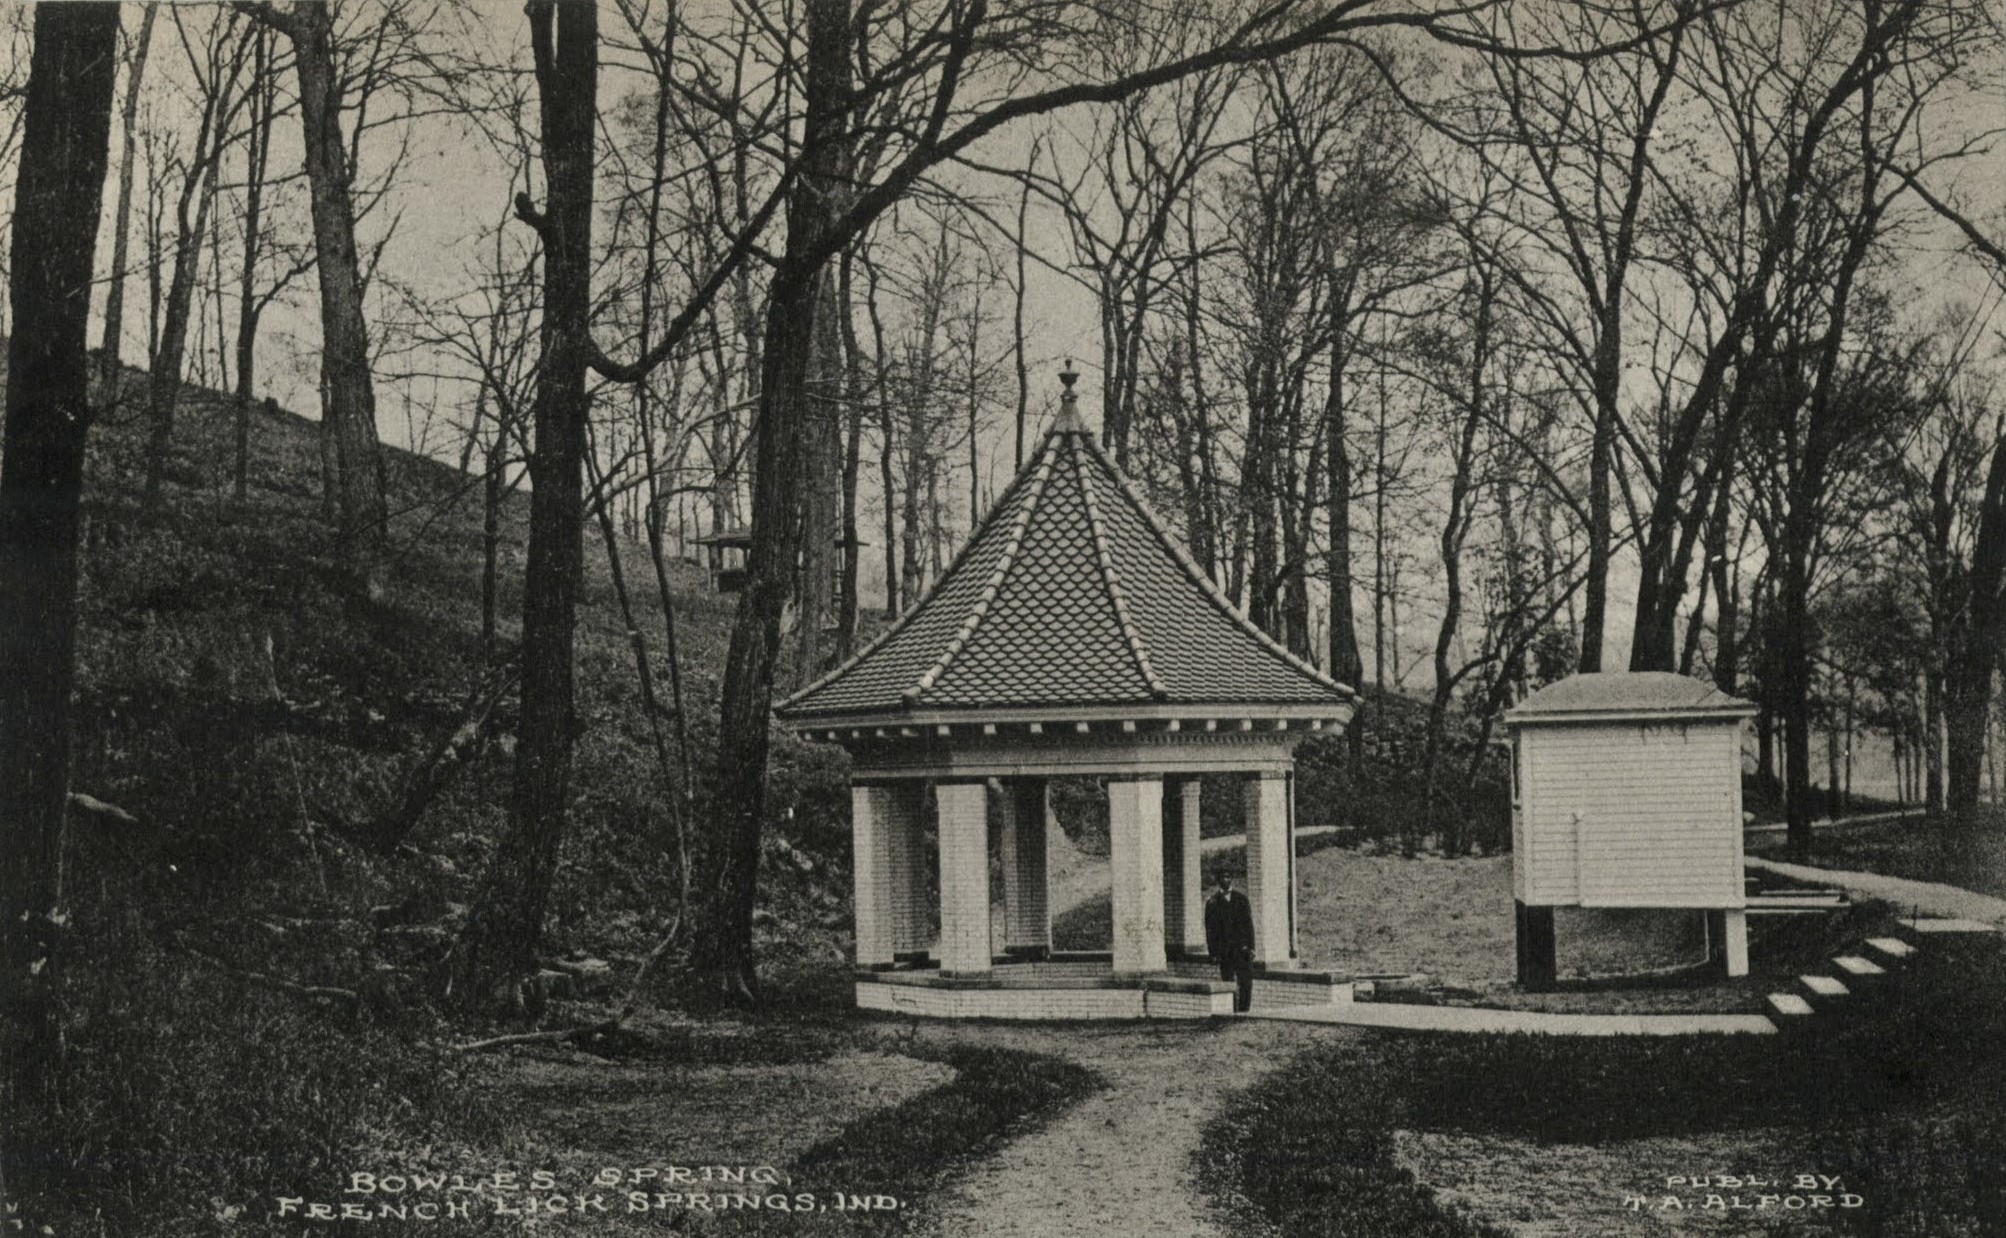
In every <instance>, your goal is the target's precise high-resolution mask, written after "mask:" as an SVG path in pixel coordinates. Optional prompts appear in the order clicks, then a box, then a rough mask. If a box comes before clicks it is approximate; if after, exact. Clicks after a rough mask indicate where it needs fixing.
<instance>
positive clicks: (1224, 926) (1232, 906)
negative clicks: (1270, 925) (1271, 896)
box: [1205, 873, 1254, 1010]
mask: <svg viewBox="0 0 2006 1238" xmlns="http://www.w3.org/2000/svg"><path fill="white" fill-rule="evenodd" d="M1205 952H1206V953H1207V954H1210V955H1211V956H1212V958H1213V959H1214V960H1215V961H1216V962H1217V963H1218V964H1219V978H1220V979H1221V980H1231V981H1233V982H1234V983H1236V984H1238V985H1239V986H1240V989H1239V992H1238V993H1236V994H1234V996H1233V1009H1235V1010H1246V1009H1248V1008H1249V1007H1251V1006H1252V1005H1253V1004H1254V906H1253V904H1252V903H1249V902H1248V901H1247V896H1246V895H1244V894H1242V893H1240V892H1239V891H1238V890H1235V889H1234V888H1233V875H1232V874H1231V873H1220V874H1219V888H1218V889H1216V890H1214V891H1212V897H1210V898H1208V899H1206V900H1205Z"/></svg>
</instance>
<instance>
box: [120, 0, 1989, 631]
mask: <svg viewBox="0 0 2006 1238" xmlns="http://www.w3.org/2000/svg"><path fill="white" fill-rule="evenodd" d="M722 2H723V0H696V4H697V5H699V6H706V5H707V6H712V7H715V6H717V5H719V4H721V3H722ZM139 12H140V10H139V7H138V6H136V5H129V6H127V27H128V29H129V30H130V29H132V28H135V27H136V25H137V22H138V16H139ZM461 12H462V14H463V15H464V17H465V19H466V26H465V29H464V31H463V32H462V34H461V36H460V40H459V41H460V45H461V46H462V47H463V48H464V49H465V50H466V51H467V53H468V54H469V55H470V56H472V57H474V58H476V59H479V60H482V61H485V62H491V63H512V64H513V65H515V66H516V67H517V69H518V71H520V70H521V69H522V68H523V67H524V66H525V65H526V61H527V54H526V40H527V28H526V21H525V19H524V17H523V14H522V10H521V7H520V4H519V3H516V2H515V0H472V2H471V3H470V5H469V6H468V7H467V8H466V9H464V10H462V11H461ZM602 14H603V15H602V36H603V38H604V39H605V40H606V41H607V42H609V43H610V42H611V41H612V40H614V39H615V38H616V37H617V36H619V35H621V34H623V33H624V31H623V29H622V25H621V22H620V20H619V18H618V16H617V14H616V13H615V11H614V10H613V9H612V8H611V7H610V5H609V6H602ZM191 17H192V14H191ZM193 24H194V23H193V22H192V20H191V22H190V25H191V26H192V25H193ZM182 59H183V56H182V49H181V45H180V43H179V41H178V40H177V38H176V36H175V34H174V31H173V28H172V24H171V21H170V18H169V17H168V16H167V15H166V14H163V16H162V17H161V19H160V20H159V23H158V25H157V27H156V30H155V36H154V42H153V51H152V61H151V63H150V64H149V67H148V79H149V88H148V92H147V97H148V105H149V108H150V109H153V110H154V111H156V113H157V115H158V116H159V117H160V118H163V119H165V118H169V117H172V116H174V115H176V109H177V108H180V109H182V115H184V116H185V115H186V114H187V113H186V108H187V104H186V101H185V99H182V98H178V97H177V91H176V90H175V88H174V83H175V82H176V81H177V80H181V79H184V78H185V73H186V68H185V64H184V63H179V62H181V61H182ZM603 59H604V61H605V67H604V68H603V69H602V79H601V84H600V98H601V102H602V108H609V109H610V107H611V105H612V104H613V103H614V101H615V100H617V99H618V98H619V97H620V96H621V95H622V94H623V93H624V92H625V91H627V90H628V89H630V88H631V87H632V86H633V84H634V83H635V81H636V78H635V76H634V75H633V74H631V73H630V72H628V71H626V70H623V69H622V68H621V67H620V66H621V62H622V60H623V56H622V55H621V53H620V52H619V51H617V50H616V49H614V48H611V47H608V48H607V49H606V51H605V52H604V56H603ZM119 89H120V92H121V95H122V93H123V90H124V81H123V77H121V81H120V85H119ZM1998 102H1999V101H1998V98H1997V96H1994V97H1992V98H1989V99H1982V100H1977V101H1974V102H1973V103H1972V104H1971V105H1970V106H1971V107H1973V108H1975V109H1984V108H1992V107H1996V106H1997V105H1998ZM1949 119H1950V120H1951V121H1952V122H1954V124H1953V127H1958V128H1963V127H1967V126H1970V125H1973V124H1977V123H1981V122H1982V120H1983V117H1982V115H1981V116H1979V117H1977V118H1974V117H1971V116H1962V115H1958V116H1951V117H1949ZM1061 123H1062V124H1064V125H1066V126H1067V127H1069V128H1070V129H1072V130H1074V131H1075V132H1079V131H1083V130H1084V128H1085V126H1086V125H1087V124H1089V123H1090V118H1089V117H1088V116H1087V115H1086V114H1085V113H1084V112H1080V111H1075V112H1074V113H1073V114H1071V115H1069V116H1067V117H1065V118H1064V119H1063V120H1062V121H1061ZM1031 133H1032V129H1031V128H1030V127H1029V126H1026V125H1019V126H1017V127H1015V128H1012V129H1006V130H1004V131H1002V132H1001V133H999V134H998V135H996V136H995V137H994V138H992V139H989V140H988V141H987V142H985V144H984V145H983V146H981V147H979V148H978V149H977V152H976V153H977V155H978V156H979V157H980V158H982V159H984V160H986V161H988V162H992V163H995V164H998V165H1018V164H1021V163H1022V162H1023V160H1024V158H1025V156H1026V154H1027V149H1028V144H1029V141H1030V135H1031ZM398 137H399V135H392V134H390V133H388V132H385V133H379V134H377V135H375V136H373V137H371V138H370V139H368V140H366V141H365V142H364V145H363V148H362V159H361V163H362V168H361V175H362V177H363V178H364V179H365V180H367V179H369V178H370V177H371V176H373V175H379V174H380V173H381V169H382V168H383V167H384V166H385V165H386V164H387V162H388V160H389V158H390V157H391V155H392V154H393V153H394V152H393V143H394V141H395V140H398ZM401 138H402V140H407V141H408V146H407V148H406V150H405V155H404V161H403V165H402V168H401V170H400V173H399V175H398V179H397V181H396V183H395V185H394V186H393V187H392V188H391V190H390V191H389V194H388V195H387V197H386V199H385V201H384V203H383V204H382V205H381V206H380V207H379V208H378V210H377V212H376V213H375V214H374V215H373V216H372V217H371V218H370V219H369V220H367V221H365V223H364V225H363V227H362V230H361V231H362V240H363V243H364V246H365V248H367V247H369V246H371V245H373V244H374V242H375V241H376V240H377V239H379V238H381V237H382V236H383V235H384V231H385V229H386V227H389V226H390V225H391V224H392V222H393V221H394V231H393V232H392V235H391V237H390V240H389V241H388V243H387V245H386V246H385V248H384V250H383V257H382V260H381V265H382V269H383V270H384V271H385V272H387V273H389V274H390V275H392V276H394V278H395V279H396V280H397V281H398V282H400V283H402V284H404V285H405V286H407V287H409V288H410V289H412V290H413V291H414V292H416V293H418V294H419V295H421V296H426V297H445V296H449V295H451V294H452V293H453V292H455V291H456V290H458V289H461V288H463V287H464V286H465V285H466V283H467V282H468V279H469V272H470V271H473V270H475V269H476V268H477V266H478V263H479V260H480V258H481V253H480V247H481V237H482V234H483V232H484V231H485V230H487V229H490V228H492V227H493V226H494V225H495V224H496V223H497V222H501V221H505V220H506V219H507V218H508V216H509V215H510V213H511V210H510V201H511V198H512V195H513V193H514V192H515V190H516V189H517V188H519V187H520V186H521V184H522V183H523V174H524V169H523V168H522V167H521V166H519V164H518V162H517V161H516V159H515V158H513V157H511V156H507V155H504V154H502V153H500V152H498V151H497V150H496V149H495V147H494V146H493V145H491V144H490V143H489V142H488V141H487V140H485V139H484V138H483V137H482V136H481V135H480V134H479V133H478V132H477V131H476V130H475V129H474V128H473V127H472V126H471V125H469V124H467V123H465V122H464V121H463V120H460V119H457V118H454V117H451V116H446V115H434V116H429V117H425V118H423V119H420V120H418V121H416V122H414V123H412V124H411V125H409V126H408V127H406V128H405V129H404V131H403V133H402V135H401ZM123 158H124V152H123V151H122V150H121V149H120V142H119V135H118V126H117V123H116V118H115V119H114V126H113V150H112V160H113V164H112V167H113V175H112V176H111V177H109V178H108V179H107V187H106V205H107V215H109V210H110V204H111V200H112V196H113V194H114V193H115V184H116V170H117V167H118V163H119V161H120V160H121V159H123ZM298 163H299V138H298V121H297V118H296V117H285V118H282V119H281V123H280V128H279V131H278V134H277V137H276V142H275V148H274V151H273V166H274V168H275V169H282V170H294V169H297V167H298ZM229 166H234V163H233V164H232V165H229ZM227 175H228V173H227V170H226V179H227ZM142 180H143V178H142ZM1938 188H1939V190H1940V191H1941V190H1942V189H1943V188H1944V187H1943V186H1941V185H1938ZM1955 188H1956V189H1957V190H1958V191H1959V192H1960V194H1961V195H1962V201H1963V202H1964V203H1965V204H1966V205H1967V206H1969V207H1970V208H1971V209H1972V210H1973V212H1974V213H1975V214H1976V215H1978V216H1980V217H1981V218H1986V219H1988V220H1993V221H1996V220H1998V219H1999V218H2000V209H1999V208H2000V206H2001V204H2002V190H2006V157H2002V153H2001V152H2000V151H1998V150H1996V149H1993V150H1988V151H1987V152H1986V153H1984V154H1983V155H1982V156H1981V157H1980V158H1978V159H1976V160H1974V161H1973V162H1972V164H1971V166H1970V168H1969V170H1968V172H1967V174H1966V175H1965V177H1964V181H1963V183H1962V184H1961V185H1959V186H1956V187H1955ZM290 192H291V193H293V194H294V195H295V196H296V197H297V196H298V193H299V191H298V188H297V186H295V187H294V189H292V190H291V191H290ZM998 206H999V208H1000V209H999V212H998V213H999V214H1002V215H1007V214H1008V213H1009V204H1008V203H1006V202H999V203H998ZM134 209H135V220H134V241H133V245H134V258H133V261H134V263H135V264H137V262H138V261H139V259H140V255H141V253H142V252H143V238H142V236H141V235H140V232H139V229H140V227H141V222H140V216H141V215H142V213H143V212H144V210H145V209H146V201H145V189H144V186H143V184H142V185H141V186H140V188H139V190H138V193H137V195H136V202H135V208H134ZM1033 212H1034V215H1033V219H1034V222H1033V231H1034V236H1033V246H1034V248H1035V249H1036V250H1037V251H1038V252H1039V253H1040V254H1041V255H1043V256H1044V257H1046V258H1048V259H1050V260H1052V261H1054V262H1060V263H1063V262H1064V261H1065V260H1066V255H1067V249H1068V246H1067V243H1066V240H1065V236H1064V232H1063V227H1062V225H1061V224H1060V223H1059V221H1058V219H1057V217H1056V215H1055V214H1054V213H1053V212H1052V211H1051V210H1050V209H1049V208H1048V207H1044V206H1042V205H1035V206H1034V208H1033ZM282 217H283V218H285V219H287V220H289V222H290V225H291V226H292V228H293V229H295V230H296V231H298V232H299V235H296V236H295V237H294V238H293V239H294V240H296V241H298V242H299V243H302V244H304V243H306V242H307V239H308V238H307V237H306V236H305V235H304V234H303V229H304V225H305V213H304V209H303V207H297V208H296V209H293V210H291V211H290V212H287V213H284V214H283V215H282ZM506 226H508V227H511V228H521V227H522V225H520V224H514V223H509V224H506ZM109 233H110V229H109V228H106V229H103V230H102V235H101V238H100V245H101V250H102V252H101V256H100V269H101V270H108V269H109V267H110V247H111V237H110V235H109ZM776 235H777V229H776ZM1958 251H1959V246H1958V244H1957V239H1956V238H1955V237H1954V236H1953V235H1951V234H1949V233H1948V231H1947V230H1944V229H1940V228H1937V229H1930V230H1926V231H1925V233H1924V234H1923V235H1921V236H1919V237H1918V238H1917V243H1916V245H1915V249H1914V253H1913V256H1912V258H1911V260H1910V265H1909V268H1908V278H1909V282H1910V284H1911V287H1912V288H1913V289H1915V290H1917V291H1918V293H1919V294H1920V295H1921V296H1922V297H1924V298H1925V299H1927V298H1934V299H1939V300H1944V301H1950V300H1958V299H1964V300H1971V301H1976V300H1978V299H1979V298H1980V297H1981V296H1982V295H1983V294H1984V292H1985V291H1986V288H1987V280H1986V276H1985V275H1984V274H1983V273H1982V272H1981V271H1980V270H1979V269H1978V268H1976V267H1975V266H1974V264H1972V263H1971V262H1969V261H1968V260H1966V259H1965V258H1964V257H1963V256H1962V255H1961V254H1960V253H1959V252H1958ZM126 295H127V304H128V310H127V319H126V324H127V329H126V332H125V334H126V340H127V342H126V344H125V352H126V356H127V359H128V360H131V359H133V358H134V357H135V356H139V355H143V349H144V339H145V323H146V308H145V304H146V285H145V279H144V277H143V275H141V274H138V273H135V274H134V275H133V276H132V277H131V281H130V283H129V284H128V287H127V294H126ZM998 295H999V296H1007V293H999V294H998ZM1028 302H1029V307H1028V313H1027V326H1028V331H1029V338H1028V340H1027V353H1028V359H1029V364H1030V368H1031V374H1032V378H1031V391H1032V395H1031V408H1032V410H1033V416H1034V417H1038V416H1039V415H1040V414H1042V415H1044V416H1049V413H1050V410H1051V408H1052V407H1053V403H1054V397H1055V395H1056V392H1057V389H1058V383H1057V372H1058V370H1059V369H1060V368H1061V365H1062V363H1063V362H1064V361H1065V360H1067V359H1071V360H1073V361H1074V362H1075V363H1076V364H1077V366H1078V367H1079V368H1080V369H1081V370H1082V371H1083V372H1084V373H1085V375H1086V377H1085V378H1084V379H1083V380H1082V382H1081V383H1080V384H1079V388H1080V392H1081V394H1082V405H1083V407H1082V412H1083V413H1084V415H1085V416H1086V419H1087V420H1088V422H1089V423H1090V424H1097V423H1098V420H1099V408H1098V392H1099V383H1098V381H1097V379H1098V373H1097V371H1098V368H1099V356H1098V353H1099V328H1098V318H1097V312H1096V309H1095V305H1094V301H1093V298H1092V296H1091V294H1090V293H1089V292H1088V290H1087V289H1085V288H1084V287H1082V286H1081V285H1080V284H1079V283H1078V282H1076V281H1075V280H1072V279H1068V278H1066V277H1064V276H1063V275H1061V274H1058V273H1055V272H1054V271H1052V270H1050V269H1047V268H1046V267H1044V266H1043V265H1041V264H1039V263H1035V262H1034V263H1033V264H1032V265H1031V267H1030V275H1029V295H1028ZM99 304H100V306H101V305H102V295H100V298H99ZM231 323H232V329H233V330H234V309H232V310H231ZM1003 329H1005V330H1007V320H1006V323H1005V324H1003ZM317 336H318V314H317V306H316V304H315V285H314V283H313V280H312V277H311V276H308V277H307V278H306V279H305V280H303V281H301V282H300V283H299V284H298V285H297V286H296V288H295V290H294V293H293V295H292V296H291V297H290V299H289V300H288V301H285V302H281V303H280V304H278V305H276V306H274V308H273V309H272V311H271V312H270V313H269V314H268V316H267V318H266V321H265V329H264V331H263V333H262V335H261V344H260V350H261V358H260V381H259V383H258V389H259V394H260V395H266V394H269V395H271V396H273V397H274V398H276V399H277V400H278V401H279V402H280V404H282V405H284V406H285V407H288V408H290V409H292V410H294V411H296V412H299V413H301V414H303V415H306V416H310V417H311V416H314V415H316V413H317V403H318V401H317V396H316V382H317V365H318V360H317V354H318V340H317ZM407 394H408V392H404V391H400V390H398V389H397V387H396V386H395V385H392V384H385V385H384V386H383V387H380V388H379V391H378V421H379V432H380V433H381V435H382V437H383V439H384V441H386V442H389V443H392V444H395V445H398V446H405V447H424V448H427V449H429V450H432V451H433V452H434V453H438V452H440V451H442V450H445V449H446V448H447V444H446V442H445V438H444V429H443V427H442V426H435V427H434V428H433V430H432V431H431V433H430V434H429V435H425V434H424V433H423V431H422V430H421V429H420V428H419V419H420V418H421V417H422V416H423V415H424V413H423V410H422V409H420V410H419V411H417V412H414V411H413V410H412V409H411V408H409V407H408V406H407V404H406V395H407ZM416 394H417V397H418V399H419V400H420V401H421V402H422V401H424V400H426V399H429V398H437V399H439V400H440V401H441V402H442V404H443V406H444V407H442V408H441V409H440V410H439V412H438V414H437V415H439V416H457V417H463V416H464V415H465V414H464V410H463V408H456V407H454V406H456V405H460V406H463V405H465V404H466V403H468V402H469V399H470V395H469V392H468V390H467V389H466V388H459V389H453V388H451V387H439V388H430V387H427V386H423V385H421V386H419V387H418V389H417V392H416ZM1013 394H1014V392H1013ZM998 420H999V423H1000V422H1001V421H1004V420H1007V418H999V419H998ZM1006 432H1007V427H1005V426H1003V425H1001V424H998V425H997V426H996V427H995V428H994V430H993V431H992V437H991V439H990V441H989V443H988V444H987V449H986V452H985V456H986V459H987V460H988V461H989V462H990V467H989V468H987V469H985V471H986V472H990V473H991V479H990V480H989V481H988V483H987V485H986V487H985V488H987V489H991V490H994V489H1000V487H1001V485H1002V483H1003V482H1004V481H1005V480H1006V479H1007V460H1008V454H1009V447H1008V445H1007V441H1006V440H1005V437H1004V436H1005V434H1006ZM421 438H422V440H423V441H421ZM448 454H450V453H448ZM866 563H867V564H869V563H871V560H870V559H867V560H866ZM1633 571H1634V567H1633V565H1632V564H1630V563H1629V561H1628V560H1627V558H1626V559H1624V560H1622V561H1619V564H1618V566H1617V575H1616V579H1614V580H1612V588H1611V597H1612V609H1613V610H1614V612H1615V613H1613V614H1612V616H1611V622H1610V630H1609V636H1610V638H1611V641H1612V644H1613V645H1614V646H1615V648H1614V649H1613V650H1612V653H1613V654H1615V655H1616V656H1617V657H1621V656H1624V655H1625V652H1626V651H1625V649H1624V646H1626V645H1627V637H1628V627H1629V621H1630V616H1629V595H1630V594H1631V593H1632V592H1633V591H1634V579H1633V577H1632V573H1633ZM868 572H869V573H872V574H874V573H875V568H870V569H868Z"/></svg>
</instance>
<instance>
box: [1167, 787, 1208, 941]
mask: <svg viewBox="0 0 2006 1238" xmlns="http://www.w3.org/2000/svg"><path fill="white" fill-rule="evenodd" d="M1198 791H1199V787H1198V780H1197V779H1196V778H1166V779H1164V780H1163V939H1164V942H1165V944H1166V945H1167V946H1171V947H1181V948H1182V949H1183V950H1184V951H1185V952H1186V953H1196V954H1203V953H1205V889H1204V884H1205V879H1204V876H1203V873H1202V870H1201V868H1200V863H1199V862H1200V861H1201V860H1202V859H1203V858H1204V857H1203V855H1202V852H1201V849H1200V846H1199V839H1198Z"/></svg>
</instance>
